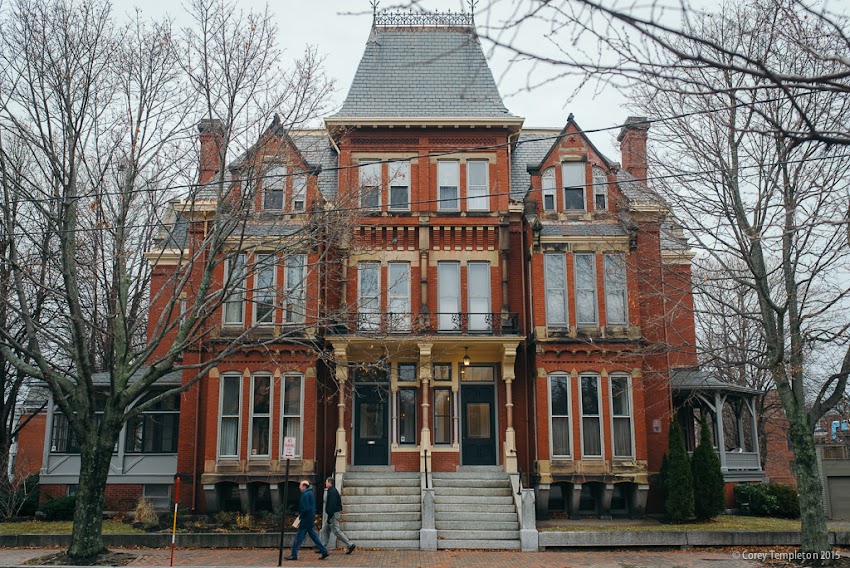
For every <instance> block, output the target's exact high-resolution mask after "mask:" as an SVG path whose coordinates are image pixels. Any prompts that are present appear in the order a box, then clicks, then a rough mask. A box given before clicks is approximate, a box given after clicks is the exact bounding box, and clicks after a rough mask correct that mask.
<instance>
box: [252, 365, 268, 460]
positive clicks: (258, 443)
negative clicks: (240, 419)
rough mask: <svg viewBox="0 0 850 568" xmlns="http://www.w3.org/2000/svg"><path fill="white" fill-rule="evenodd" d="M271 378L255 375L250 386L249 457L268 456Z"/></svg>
mask: <svg viewBox="0 0 850 568" xmlns="http://www.w3.org/2000/svg"><path fill="white" fill-rule="evenodd" d="M271 389H272V378H271V376H269V375H255V376H254V377H252V386H251V440H250V442H251V457H269V455H270V452H269V442H270V441H271V399H272V394H271Z"/></svg>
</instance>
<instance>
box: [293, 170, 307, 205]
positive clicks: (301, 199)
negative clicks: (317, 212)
mask: <svg viewBox="0 0 850 568" xmlns="http://www.w3.org/2000/svg"><path fill="white" fill-rule="evenodd" d="M306 208H307V176H305V175H299V176H295V177H294V178H292V210H293V211H304V210H305V209H306Z"/></svg>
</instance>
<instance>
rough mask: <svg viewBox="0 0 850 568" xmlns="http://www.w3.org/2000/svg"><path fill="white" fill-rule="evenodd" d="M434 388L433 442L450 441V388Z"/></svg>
mask: <svg viewBox="0 0 850 568" xmlns="http://www.w3.org/2000/svg"><path fill="white" fill-rule="evenodd" d="M433 390H434V444H441V445H445V444H451V443H452V389H443V388H439V389H433Z"/></svg>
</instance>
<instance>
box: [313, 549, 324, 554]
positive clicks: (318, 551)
mask: <svg viewBox="0 0 850 568" xmlns="http://www.w3.org/2000/svg"><path fill="white" fill-rule="evenodd" d="M321 553H322V551H321V550H319V549H318V548H317V549H316V550H314V551H313V554H321Z"/></svg>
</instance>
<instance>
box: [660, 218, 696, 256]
mask: <svg viewBox="0 0 850 568" xmlns="http://www.w3.org/2000/svg"><path fill="white" fill-rule="evenodd" d="M690 248H691V247H690V246H689V245H688V239H686V238H685V234H684V232H683V231H682V228H681V227H680V226H679V225H678V224H677V223H675V221H671V219H670V217H665V218H664V221H662V222H661V249H662V250H690Z"/></svg>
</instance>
